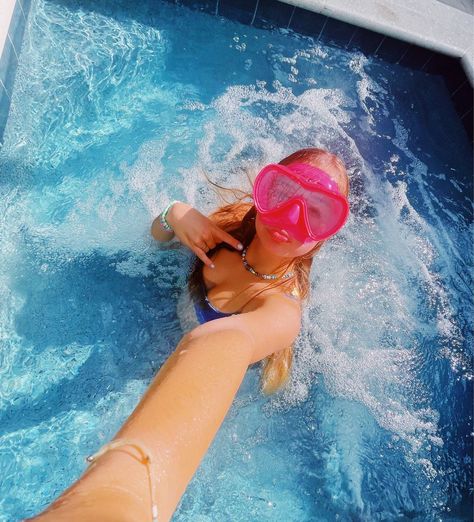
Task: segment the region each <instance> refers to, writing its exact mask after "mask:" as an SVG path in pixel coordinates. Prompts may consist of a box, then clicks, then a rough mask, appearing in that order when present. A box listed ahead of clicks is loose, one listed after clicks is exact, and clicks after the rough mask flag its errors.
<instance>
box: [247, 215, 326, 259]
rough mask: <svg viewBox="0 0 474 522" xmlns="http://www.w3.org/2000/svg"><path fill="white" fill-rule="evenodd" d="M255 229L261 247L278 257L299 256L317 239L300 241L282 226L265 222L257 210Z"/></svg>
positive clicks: (314, 244)
mask: <svg viewBox="0 0 474 522" xmlns="http://www.w3.org/2000/svg"><path fill="white" fill-rule="evenodd" d="M255 230H256V233H257V236H258V238H259V240H260V241H261V243H262V245H263V247H264V248H265V249H266V250H268V251H270V252H271V253H272V254H275V255H276V256H279V257H288V258H294V257H299V256H302V255H304V254H307V253H308V252H309V251H310V250H312V249H313V248H314V247H315V246H316V245H317V244H318V241H308V242H305V243H302V242H301V241H299V240H297V239H296V238H294V237H292V236H291V235H290V234H289V233H288V232H287V231H286V230H285V229H284V227H281V228H278V227H275V226H271V225H268V224H266V223H265V222H264V220H263V219H262V217H261V215H260V213H259V212H257V216H256V219H255Z"/></svg>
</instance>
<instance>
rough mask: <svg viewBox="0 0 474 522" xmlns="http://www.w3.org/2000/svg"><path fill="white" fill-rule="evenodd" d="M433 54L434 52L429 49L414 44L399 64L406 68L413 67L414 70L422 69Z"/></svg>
mask: <svg viewBox="0 0 474 522" xmlns="http://www.w3.org/2000/svg"><path fill="white" fill-rule="evenodd" d="M432 54H433V53H432V51H430V50H429V49H425V48H423V47H419V46H418V45H414V44H412V45H410V46H409V47H408V49H407V51H406V52H405V53H404V54H403V56H402V57H401V58H400V59H399V60H398V63H399V64H400V65H403V66H405V67H411V68H412V69H421V68H422V67H423V66H424V65H425V64H426V62H427V61H428V59H429V58H430V57H431V56H432Z"/></svg>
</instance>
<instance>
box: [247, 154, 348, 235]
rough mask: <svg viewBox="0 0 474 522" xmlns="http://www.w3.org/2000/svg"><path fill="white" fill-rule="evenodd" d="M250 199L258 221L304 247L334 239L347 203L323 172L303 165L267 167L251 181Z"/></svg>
mask: <svg viewBox="0 0 474 522" xmlns="http://www.w3.org/2000/svg"><path fill="white" fill-rule="evenodd" d="M253 198H254V202H255V207H256V208H257V210H258V212H259V214H260V217H261V220H262V222H263V223H264V224H266V225H267V226H272V227H275V228H278V229H283V230H286V231H287V232H288V234H289V235H291V236H292V237H294V238H295V239H297V240H298V241H300V242H301V243H307V242H311V241H321V240H323V239H327V238H329V237H331V236H332V235H334V234H335V233H336V232H337V231H338V230H339V229H340V228H341V227H342V226H343V225H344V223H345V222H346V220H347V218H348V216H349V203H348V201H347V199H346V198H345V197H344V196H343V195H342V194H341V193H340V191H339V187H338V186H337V183H336V182H335V181H334V180H332V179H331V178H330V177H329V175H328V174H326V173H325V172H324V171H323V170H321V169H319V168H317V167H313V166H311V165H307V164H305V163H292V164H290V165H287V166H284V165H277V164H273V163H272V164H270V165H267V166H266V167H264V168H263V169H262V170H261V171H260V172H259V174H258V176H257V177H256V178H255V184H254V187H253Z"/></svg>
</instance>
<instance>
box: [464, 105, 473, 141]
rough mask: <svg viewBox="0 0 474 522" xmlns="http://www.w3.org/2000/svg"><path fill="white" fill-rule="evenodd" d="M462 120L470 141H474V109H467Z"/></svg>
mask: <svg viewBox="0 0 474 522" xmlns="http://www.w3.org/2000/svg"><path fill="white" fill-rule="evenodd" d="M461 122H462V124H463V126H464V128H465V129H466V132H467V137H468V138H469V141H470V142H471V143H472V142H473V141H474V119H473V110H472V109H471V110H469V111H467V112H466V113H465V114H464V115H463V116H462V117H461ZM473 145H474V144H473Z"/></svg>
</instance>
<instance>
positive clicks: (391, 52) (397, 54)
mask: <svg viewBox="0 0 474 522" xmlns="http://www.w3.org/2000/svg"><path fill="white" fill-rule="evenodd" d="M409 47H410V44H409V43H407V42H402V41H401V40H397V39H396V38H392V37H390V36H386V37H385V38H383V40H382V41H381V42H380V45H379V47H378V48H377V52H376V56H378V57H379V58H381V59H382V60H386V61H387V62H390V63H398V61H399V60H400V59H401V57H402V56H403V55H404V54H405V53H406V52H407V50H408V48H409Z"/></svg>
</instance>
